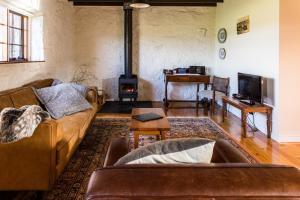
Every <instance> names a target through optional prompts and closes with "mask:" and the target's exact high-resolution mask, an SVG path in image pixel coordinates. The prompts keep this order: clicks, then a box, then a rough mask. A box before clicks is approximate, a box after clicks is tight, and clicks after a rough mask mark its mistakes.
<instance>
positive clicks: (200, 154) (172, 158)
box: [115, 138, 215, 166]
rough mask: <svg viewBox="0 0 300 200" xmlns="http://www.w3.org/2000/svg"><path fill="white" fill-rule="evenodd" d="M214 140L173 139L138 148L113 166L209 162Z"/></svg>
mask: <svg viewBox="0 0 300 200" xmlns="http://www.w3.org/2000/svg"><path fill="white" fill-rule="evenodd" d="M214 145H215V141H213V140H209V139H204V138H194V139H192V138H190V139H173V140H165V141H160V142H155V143H153V144H150V145H148V146H146V147H141V148H138V149H136V150H134V151H132V152H130V153H129V154H127V155H126V156H124V157H122V158H120V159H119V160H118V162H117V163H116V164H115V166H119V165H125V164H127V165H129V164H158V163H160V164H180V163H184V164H186V163H190V164H194V163H205V164H209V163H210V162H211V158H212V155H213V149H214Z"/></svg>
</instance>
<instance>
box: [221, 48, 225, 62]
mask: <svg viewBox="0 0 300 200" xmlns="http://www.w3.org/2000/svg"><path fill="white" fill-rule="evenodd" d="M219 57H220V59H222V60H224V59H225V58H226V50H225V49H224V48H221V49H220V50H219Z"/></svg>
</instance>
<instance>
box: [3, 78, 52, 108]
mask: <svg viewBox="0 0 300 200" xmlns="http://www.w3.org/2000/svg"><path fill="white" fill-rule="evenodd" d="M52 82H53V79H45V80H39V81H35V82H32V83H29V84H26V85H24V86H22V87H19V88H14V89H10V90H5V91H2V92H0V111H1V110H3V109H4V108H7V107H14V108H20V107H22V106H25V105H39V101H38V99H37V98H36V96H35V94H34V92H33V90H32V87H35V88H38V89H39V88H42V87H48V86H50V85H51V84H52Z"/></svg>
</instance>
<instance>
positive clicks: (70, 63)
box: [0, 0, 75, 91]
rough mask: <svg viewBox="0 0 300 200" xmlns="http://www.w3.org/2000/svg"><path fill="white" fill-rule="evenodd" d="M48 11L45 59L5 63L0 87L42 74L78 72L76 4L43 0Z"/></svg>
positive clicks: (68, 75) (60, 75)
mask: <svg viewBox="0 0 300 200" xmlns="http://www.w3.org/2000/svg"><path fill="white" fill-rule="evenodd" d="M41 11H42V14H43V15H44V47H45V60H46V62H43V63H24V64H1V65H0V68H1V69H0V80H1V84H0V91H2V90H5V89H10V88H14V87H18V86H21V85H22V84H25V83H27V82H29V81H33V80H38V79H42V78H49V77H51V78H52V77H54V78H59V79H62V80H65V81H68V80H70V79H71V77H72V76H73V73H74V68H75V64H74V46H73V44H74V43H75V42H74V29H75V28H74V23H73V20H74V18H73V14H74V7H73V5H72V3H70V2H68V1H65V0H41Z"/></svg>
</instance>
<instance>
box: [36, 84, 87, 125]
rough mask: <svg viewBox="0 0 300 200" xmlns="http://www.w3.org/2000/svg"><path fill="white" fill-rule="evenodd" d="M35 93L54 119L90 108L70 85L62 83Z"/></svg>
mask: <svg viewBox="0 0 300 200" xmlns="http://www.w3.org/2000/svg"><path fill="white" fill-rule="evenodd" d="M35 93H36V95H37V97H38V98H39V100H40V101H41V102H42V104H44V106H45V107H46V109H47V111H48V112H49V113H50V114H51V116H52V117H53V118H54V119H60V118H62V117H64V116H67V115H71V114H74V113H77V112H80V111H83V110H87V109H89V108H92V106H91V105H90V104H89V102H88V101H87V100H86V99H85V97H84V96H82V95H81V93H80V92H78V90H77V89H75V88H74V87H73V86H72V84H68V83H63V84H59V85H56V86H53V87H47V88H42V89H38V90H35Z"/></svg>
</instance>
